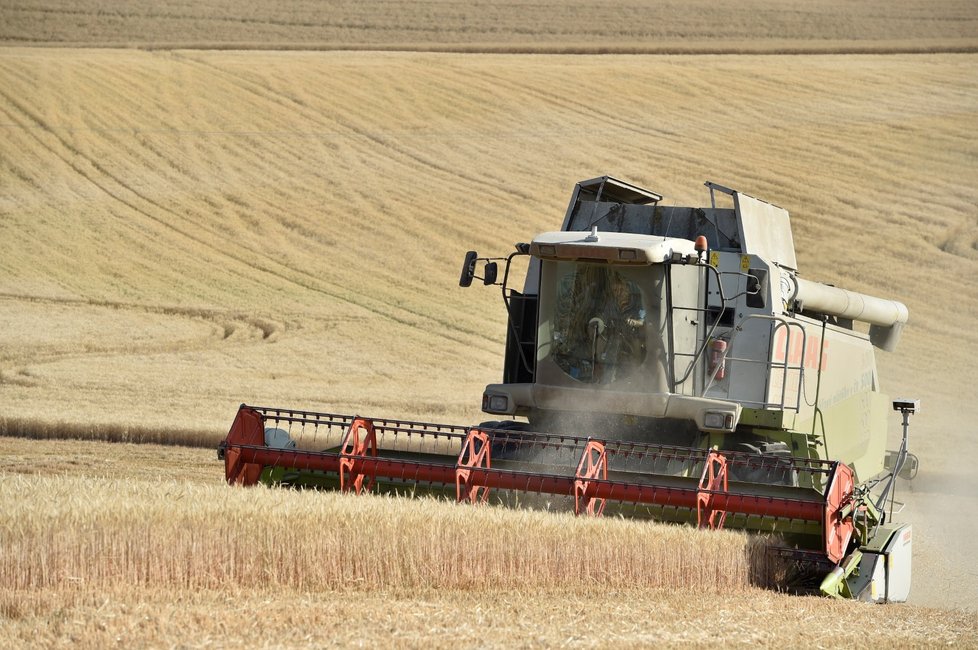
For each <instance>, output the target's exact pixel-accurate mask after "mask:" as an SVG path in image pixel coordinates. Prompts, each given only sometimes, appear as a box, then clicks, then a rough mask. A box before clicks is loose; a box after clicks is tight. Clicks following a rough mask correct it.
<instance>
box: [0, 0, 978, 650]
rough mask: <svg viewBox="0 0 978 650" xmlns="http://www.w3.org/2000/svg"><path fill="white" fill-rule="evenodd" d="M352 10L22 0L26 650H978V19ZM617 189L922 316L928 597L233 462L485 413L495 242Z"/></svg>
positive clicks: (922, 531) (8, 209) (909, 360)
mask: <svg viewBox="0 0 978 650" xmlns="http://www.w3.org/2000/svg"><path fill="white" fill-rule="evenodd" d="M331 6H332V10H331V12H329V13H328V14H327V13H326V12H323V11H322V10H321V7H320V5H319V4H318V3H303V2H294V3H289V4H287V5H286V4H279V5H275V6H274V7H273V6H272V5H268V6H264V5H255V4H252V5H246V4H245V3H234V2H221V1H217V0H207V1H205V2H201V3H194V4H193V5H192V6H191V5H181V6H179V7H177V6H176V5H172V4H167V5H163V6H160V5H159V4H158V3H149V4H147V3H144V2H140V1H138V0H132V1H130V0H126V1H125V2H122V3H114V4H112V5H111V6H108V5H106V4H105V3H101V2H80V3H66V2H60V1H59V0H48V1H46V2H19V3H5V4H3V6H0V44H2V45H3V46H2V47H0V490H3V491H4V494H3V498H4V503H6V504H10V505H9V506H5V507H4V509H3V510H2V512H0V521H2V522H3V523H2V525H0V579H2V580H3V581H4V584H5V585H11V587H10V588H8V589H6V590H4V591H3V592H2V593H0V638H4V639H10V640H11V644H14V645H20V646H34V645H39V644H40V645H50V646H53V645H66V644H73V645H78V646H83V647H86V646H90V647H105V646H106V645H110V644H125V645H136V646H142V645H153V646H159V645H167V646H173V645H178V646H198V645H201V646H202V645H211V646H214V645H216V646H222V645H228V646H232V645H233V646H240V645H242V644H243V643H245V642H248V643H252V644H254V645H259V646H273V645H274V646H281V645H303V644H304V645H324V644H338V645H352V644H365V645H382V644H383V645H394V646H413V647H416V646H418V645H422V644H424V645H435V646H444V645H450V644H454V643H462V644H465V645H500V646H501V645H506V646H511V645H517V644H518V645H569V646H594V645H609V644H611V643H614V644H616V645H630V646H638V645H643V646H647V645H664V646H678V645H684V646H686V645H689V644H693V645H700V646H703V645H708V644H715V643H716V642H718V641H724V642H725V643H728V644H735V643H742V644H745V645H748V644H749V645H760V646H776V647H793V646H812V645H818V644H822V645H832V646H833V647H836V646H846V645H859V646H864V645H869V644H874V643H878V644H882V645H885V646H890V645H893V646H915V645H918V646H931V645H935V644H938V643H940V644H948V645H951V644H955V645H963V646H975V645H978V630H976V626H975V623H974V610H975V609H976V608H978V600H976V598H978V595H976V594H978V574H976V573H975V572H974V571H973V570H972V568H971V565H972V562H971V556H972V554H973V549H972V545H973V544H972V540H973V539H975V538H976V537H978V494H976V492H975V489H974V484H975V478H976V477H975V470H974V468H973V466H972V464H971V463H970V461H969V460H968V454H967V452H968V450H970V448H971V445H972V444H973V440H974V437H975V433H978V431H976V427H975V425H974V424H973V422H975V421H976V419H978V409H976V408H975V406H974V405H975V403H976V400H978V389H976V388H975V383H974V382H973V381H972V380H971V378H970V376H969V375H970V373H969V370H970V367H971V365H972V364H970V362H969V361H968V353H967V351H969V350H973V349H978V333H976V330H975V329H974V328H972V327H969V326H968V323H970V322H972V321H973V320H975V319H976V318H978V296H976V293H975V290H974V278H975V277H976V276H978V173H976V169H978V167H976V164H975V163H976V160H978V137H976V136H975V129H974V124H975V123H976V119H978V72H976V70H978V54H976V53H975V52H976V48H978V36H976V34H978V30H976V21H978V6H976V5H975V4H974V3H969V2H954V1H943V2H937V3H929V2H928V3H923V2H909V3H900V5H899V6H893V5H892V3H879V2H868V3H859V4H857V5H856V4H853V3H841V2H829V3H819V4H818V6H814V5H812V4H811V3H807V4H806V3H801V2H799V1H797V0H786V1H784V2H780V1H777V2H775V1H773V0H750V2H747V3H739V4H738V5H736V6H734V5H731V6H729V7H726V6H716V3H701V2H699V1H697V2H692V3H673V4H669V3H665V4H663V3H652V4H646V3H644V2H637V3H633V4H632V5H628V6H625V5H622V4H620V3H618V4H612V5H608V4H597V5H595V4H594V3H574V2H570V3H567V2H560V3H547V2H544V3H537V4H535V5H533V6H532V7H527V6H525V5H524V4H521V5H520V7H519V10H518V11H517V10H515V9H514V5H511V4H510V3H507V2H492V3H468V4H464V5H460V4H458V3H451V2H429V3H424V4H422V5H419V4H418V3H406V2H396V1H393V0H392V1H390V2H385V3H374V4H369V3H368V4H364V3H346V2H338V3H332V5H331ZM72 44H74V45H77V46H78V47H77V48H72V47H66V46H68V45H72ZM178 45H182V46H192V48H188V49H180V48H178V47H176V46H178ZM103 46H123V47H134V48H138V49H100V48H102V47H103ZM230 50H252V51H230ZM272 50H279V51H272ZM285 50H303V51H285ZM317 50H318V51H317ZM380 50H386V51H380ZM463 52H482V53H483V54H464V53H463ZM507 52H510V53H520V52H522V53H536V54H504V53H507ZM546 52H549V53H552V54H551V55H546V54H542V53H546ZM571 52H577V53H590V54H597V53H617V54H615V55H605V56H590V55H581V54H578V55H569V54H567V53H571ZM667 52H672V53H677V52H685V53H687V54H686V55H683V56H660V55H651V54H653V53H667ZM553 53H565V55H559V56H558V55H553ZM628 53H633V54H640V55H624V54H628ZM690 53H699V54H698V55H693V54H690ZM722 53H728V55H720V54H722ZM733 53H740V55H733ZM744 53H748V54H744ZM751 53H754V54H763V56H755V55H752V54H751ZM778 53H782V54H784V53H794V54H797V55H794V56H777V55H776V54H778ZM799 53H801V54H799ZM816 53H817V55H816ZM854 53H862V54H859V55H856V54H854ZM910 53H916V54H910ZM925 53H926V54H925ZM605 173H608V174H612V175H616V176H619V177H621V178H624V179H626V180H629V181H632V182H635V183H637V184H639V185H644V186H647V187H649V188H651V189H653V190H656V191H659V192H662V193H663V194H665V196H666V197H667V202H669V203H672V204H678V203H686V204H702V203H704V202H706V201H708V200H709V199H708V196H707V193H706V190H705V188H703V187H702V186H701V183H702V181H704V180H707V179H709V180H714V181H717V182H720V183H722V184H724V185H728V186H732V187H735V188H737V189H740V190H743V191H744V192H746V193H749V194H752V195H755V196H758V197H760V198H763V199H766V200H770V201H772V202H774V203H777V204H779V205H781V206H783V207H785V208H787V209H788V210H789V211H790V212H791V215H792V223H793V226H794V233H795V244H796V247H797V248H798V258H799V265H800V267H801V270H802V272H803V273H804V275H805V277H808V278H811V279H814V280H819V281H822V282H828V283H833V284H836V285H839V286H844V287H846V288H849V289H853V290H856V291H862V292H866V293H870V294H874V295H880V296H884V297H890V298H895V299H899V300H902V301H903V302H905V303H906V304H907V305H908V307H909V309H910V314H911V322H910V324H909V326H908V327H907V329H906V331H905V333H904V337H903V340H902V342H901V345H900V347H899V348H898V350H897V351H896V352H895V353H891V354H888V353H880V354H879V355H878V359H879V365H880V378H881V382H882V385H883V388H884V390H885V392H887V393H889V394H890V395H892V396H910V397H919V398H921V399H922V400H923V404H924V410H923V412H922V413H921V414H919V415H918V416H916V417H915V420H914V428H913V434H912V440H911V446H912V448H913V450H914V451H915V452H917V453H918V454H919V455H920V457H921V462H922V469H921V472H920V475H919V477H918V478H917V479H916V480H915V481H914V482H913V483H910V484H907V483H901V484H900V485H899V486H898V492H897V498H898V499H902V500H906V501H907V502H908V504H907V509H906V510H905V511H904V513H903V514H901V515H900V518H901V519H905V520H907V521H911V522H913V523H914V540H915V545H914V551H915V557H914V567H915V570H914V588H913V592H912V595H911V602H912V603H913V604H912V605H908V606H894V607H868V606H865V605H862V604H859V603H835V602H830V601H827V600H824V599H812V598H799V597H787V596H783V595H779V594H775V593H771V592H768V591H762V590H759V589H757V588H756V587H753V586H751V584H750V582H751V581H750V575H751V570H752V569H751V566H752V563H753V561H752V560H751V554H750V553H751V548H752V547H751V546H750V542H749V541H748V540H747V538H744V537H743V536H740V535H736V534H732V535H719V536H703V535H699V534H698V533H697V532H696V531H691V530H687V529H676V528H663V527H658V526H652V527H648V526H644V527H643V526H642V525H639V524H634V523H629V522H621V521H601V522H593V521H579V520H575V519H572V518H569V517H567V516H566V515H563V514H548V513H539V512H536V513H526V512H519V513H508V512H500V511H497V510H492V509H488V510H486V509H473V508H464V507H454V506H449V505H447V504H440V503H439V504H430V503H425V504H410V503H402V502H400V501H397V500H389V499H367V500H361V501H352V500H350V499H345V498H342V497H339V496H337V495H321V494H309V493H294V492H286V491H278V490H252V491H247V492H242V491H236V490H231V489H229V488H227V487H226V486H224V485H223V484H222V483H221V476H222V472H221V466H220V464H219V463H218V461H216V459H215V458H214V455H213V450H212V448H208V449H201V448H194V446H203V447H211V446H212V445H213V444H214V443H215V442H216V441H217V440H219V439H220V438H221V437H222V435H223V433H224V432H225V431H226V429H227V426H228V424H229V423H230V420H231V418H232V417H233V414H234V410H235V408H236V407H237V405H238V404H239V403H241V402H251V403H265V404H272V405H287V406H294V407H297V408H310V409H321V410H334V411H346V412H359V413H362V414H365V415H387V416H393V417H404V418H420V419H426V420H440V421H454V422H460V423H467V422H475V421H479V420H480V419H481V418H480V413H479V409H478V407H479V404H478V398H479V395H480V394H481V391H482V388H483V386H484V385H485V384H486V383H489V382H493V381H496V380H498V378H499V375H500V371H501V367H502V355H501V352H502V346H503V340H504V331H505V329H504V314H503V308H502V305H501V302H500V300H499V296H498V292H496V291H493V290H485V289H480V288H473V289H470V290H468V291H463V290H460V289H458V288H457V277H458V266H459V263H460V261H461V258H462V255H463V253H464V251H465V250H467V249H470V248H474V249H478V250H479V251H480V252H482V253H484V254H500V253H505V252H507V251H508V250H510V248H509V247H510V246H511V245H512V243H514V242H516V241H524V240H526V239H527V238H529V237H532V236H533V235H534V234H536V233H537V232H540V231H544V230H551V229H554V228H556V227H558V226H559V223H560V219H561V217H562V215H563V210H564V207H565V206H566V201H567V198H568V196H569V192H570V190H571V189H572V187H573V183H574V182H576V181H578V180H581V179H584V178H590V177H594V176H598V175H601V174H605ZM897 424H898V421H897V418H896V416H894V417H893V419H892V420H891V431H892V432H893V434H894V435H895V434H896V432H897V430H898V427H897ZM59 438H78V439H81V440H95V441H108V442H90V441H89V442H85V441H77V440H69V441H62V440H57V439H59ZM131 443H140V444H137V445H134V444H131ZM158 443H163V444H164V445H166V446H160V445H159V444H158ZM425 506H431V507H430V508H429V507H425ZM431 522H434V523H435V525H429V524H430V523H431ZM496 528H498V529H499V531H500V532H498V533H496V534H497V535H498V537H497V538H494V537H492V535H490V534H489V533H488V532H487V531H492V530H495V529H496ZM371 531H373V532H372V533H371ZM39 539H40V540H44V543H42V544H38V543H37V540H39ZM391 540H393V541H391ZM408 540H417V541H418V542H419V544H420V546H419V547H418V548H412V547H411V545H410V544H409V543H408ZM609 540H611V541H609ZM283 542H284V543H283ZM579 543H580V544H579ZM391 544H393V546H394V550H395V552H394V553H388V554H372V555H367V557H369V558H370V559H369V560H368V561H358V560H355V559H354V558H355V557H358V556H357V555H355V553H354V551H361V550H365V549H373V548H376V547H378V546H384V547H388V546H390V545H391ZM446 546H447V547H449V548H450V549H451V550H450V551H449V552H448V559H449V561H448V563H447V564H446V563H442V562H441V561H440V560H441V558H442V556H443V549H444V548H445V547H446ZM582 549H586V550H590V551H591V552H592V553H591V557H592V558H593V557H594V556H600V557H601V561H599V562H591V563H589V564H584V562H585V559H584V558H586V557H587V556H586V555H584V554H582V553H581V552H580V551H581V550H582ZM643 549H652V550H651V551H649V552H643ZM523 551H526V552H527V553H529V554H530V557H532V558H534V559H535V560H534V562H533V563H532V564H523V562H525V561H526V559H527V558H524V557H523ZM472 556H476V557H479V558H480V559H479V560H478V561H479V562H480V564H476V565H472V566H470V565H468V564H466V563H467V562H468V561H469V560H470V558H471V557H472ZM323 558H328V560H329V561H328V562H324V561H322V560H323ZM608 558H610V559H608ZM606 559H608V561H607V562H605V560H606ZM340 560H347V561H348V562H352V563H353V564H352V566H354V567H355V571H354V573H353V574H347V573H344V574H342V575H341V574H340V573H339V570H338V569H337V567H338V566H341V565H340V564H339V562H340ZM435 560H437V561H435ZM242 566H244V567H249V566H250V567H251V570H249V571H243V570H242V568H241V567H242ZM266 567H267V570H266ZM513 567H516V573H515V574H514V572H513ZM581 567H586V568H585V569H581ZM721 569H722V570H721ZM467 571H474V573H466V572H467ZM534 571H540V573H534ZM524 574H527V575H528V576H529V581H528V583H527V584H524V581H523V577H524ZM349 575H354V576H357V578H358V580H355V581H354V583H355V584H353V585H350V584H347V583H348V582H349V581H347V580H345V577H348V576H349ZM489 576H491V577H492V580H491V581H490V580H489ZM367 583H370V584H367ZM12 585H16V587H14V586H12ZM930 607H940V608H942V609H929V608H930ZM342 621H348V623H349V624H348V625H346V626H344V625H343V623H342ZM854 629H855V630H859V632H858V633H854V632H853V630H854Z"/></svg>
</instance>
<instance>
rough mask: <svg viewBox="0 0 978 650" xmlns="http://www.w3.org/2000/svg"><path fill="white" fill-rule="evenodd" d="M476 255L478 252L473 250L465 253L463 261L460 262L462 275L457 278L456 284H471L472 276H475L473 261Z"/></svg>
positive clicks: (476, 257) (464, 285)
mask: <svg viewBox="0 0 978 650" xmlns="http://www.w3.org/2000/svg"><path fill="white" fill-rule="evenodd" d="M478 257H479V254H478V253H477V252H475V251H469V252H468V253H466V254H465V261H464V262H462V276H461V277H460V278H459V279H458V286H460V287H469V286H472V278H474V277H475V261H476V259H478Z"/></svg>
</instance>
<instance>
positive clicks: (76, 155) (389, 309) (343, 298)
mask: <svg viewBox="0 0 978 650" xmlns="http://www.w3.org/2000/svg"><path fill="white" fill-rule="evenodd" d="M252 92H253V91H252ZM256 94H257V93H256ZM0 98H3V99H4V100H6V101H7V102H8V103H9V104H10V105H11V106H13V107H14V108H15V109H16V110H17V111H18V112H19V113H20V114H22V115H23V116H24V117H25V118H26V119H28V120H29V121H30V122H31V123H32V124H33V125H34V126H35V127H37V129H38V130H39V131H40V132H41V133H45V134H48V135H50V136H51V137H53V138H54V139H55V140H56V141H57V142H58V144H60V145H61V147H63V148H64V149H65V150H67V151H68V152H69V153H70V154H72V155H71V156H64V155H62V154H61V153H59V152H58V151H57V149H56V148H55V147H53V146H51V145H50V144H49V143H47V142H45V140H44V138H42V137H40V136H39V135H38V132H37V130H35V129H25V130H26V131H27V132H28V133H29V134H30V135H31V137H33V138H34V139H35V140H36V141H37V143H38V144H39V145H40V146H42V147H44V148H45V149H47V150H48V151H50V152H51V153H52V154H53V155H55V156H57V157H58V158H59V159H60V160H62V161H63V162H64V163H65V164H67V165H68V166H69V167H71V169H73V170H74V171H75V173H76V174H78V175H79V176H80V177H82V178H84V179H85V180H86V181H88V182H89V183H91V184H92V185H93V186H95V187H96V188H98V189H99V190H100V191H102V192H103V193H105V194H106V195H108V196H110V197H111V198H112V199H113V200H115V201H117V202H119V203H121V204H122V205H124V206H126V207H127V208H129V209H131V210H133V211H134V212H137V213H139V214H140V215H142V216H143V217H145V218H147V219H149V220H151V221H153V222H156V223H157V224H159V225H161V226H163V227H164V228H166V229H169V230H171V231H173V232H174V233H176V234H177V235H179V236H180V237H182V238H184V239H186V240H189V241H191V242H193V243H195V244H197V245H199V246H201V247H202V248H205V249H207V250H210V251H211V252H212V253H214V254H216V255H218V256H219V257H225V258H228V259H230V260H233V261H235V262H237V263H240V264H242V265H244V266H245V267H246V268H251V269H255V270H258V271H260V272H262V273H265V274H268V275H270V276H274V277H276V278H278V279H281V280H284V281H286V282H288V283H291V284H295V285H297V286H300V287H302V288H303V289H306V290H309V291H312V292H315V293H320V294H323V295H326V296H328V297H330V298H333V299H335V300H338V301H340V302H345V303H348V304H351V305H354V306H356V307H358V308H361V309H365V310H366V311H368V312H370V313H372V314H373V315H375V316H379V317H382V318H385V319H389V320H391V321H394V322H396V323H399V324H402V325H407V326H409V327H411V328H413V329H416V330H419V331H424V332H426V333H428V332H431V330H430V329H429V328H430V324H431V322H432V321H434V322H438V323H439V324H441V325H443V327H441V328H438V329H437V330H435V331H433V332H432V333H433V334H435V335H437V336H440V337H442V338H444V339H446V340H448V341H451V342H454V343H458V344H461V345H471V343H472V341H471V340H467V339H466V338H464V337H462V336H458V335H456V334H454V332H455V331H459V332H461V333H463V334H467V335H470V336H472V337H475V338H476V340H479V341H480V342H481V344H482V346H483V347H482V349H483V350H484V351H487V352H488V351H494V344H495V340H494V339H493V338H492V337H490V336H487V335H486V334H485V333H481V332H477V331H476V330H472V329H465V328H461V327H459V325H458V324H457V323H449V322H448V321H445V320H440V319H438V318H437V317H435V316H433V315H432V314H422V313H421V312H419V311H416V310H410V309H407V308H405V307H403V306H397V305H391V304H386V305H372V304H370V303H371V301H369V300H368V299H366V297H365V296H362V297H361V299H360V300H356V299H354V298H353V297H351V296H350V295H344V293H341V292H340V291H336V290H329V289H326V288H324V287H322V286H318V285H320V284H322V283H323V282H324V281H323V280H321V279H320V278H318V277H316V276H314V275H312V274H311V273H309V272H307V271H304V270H302V269H298V268H294V267H291V266H289V265H287V264H280V266H281V267H282V268H283V269H285V270H284V271H283V270H276V269H275V268H273V267H272V266H271V265H269V264H265V263H263V262H262V261H261V260H262V259H263V258H262V257H261V252H260V251H252V252H255V253H256V255H255V256H253V257H251V258H248V257H245V256H240V255H235V254H233V253H231V252H230V251H229V250H227V249H225V248H222V247H221V246H219V245H217V244H214V243H211V242H210V241H208V240H206V239H204V238H203V237H200V236H198V235H196V234H193V233H191V232H189V231H188V230H186V229H184V228H180V227H177V226H176V225H174V224H173V223H171V222H169V221H168V220H166V219H162V218H160V217H158V216H156V215H154V214H153V213H152V211H151V210H149V209H146V208H144V207H141V206H140V205H138V203H139V202H143V203H145V204H148V205H149V206H152V208H154V209H156V210H159V211H161V212H163V213H165V214H169V215H171V216H172V217H174V220H176V221H180V220H181V219H182V217H181V216H180V215H178V214H177V213H176V212H174V211H173V210H171V209H170V208H168V207H166V206H165V205H163V204H161V203H159V202H158V201H155V200H153V199H151V198H150V197H148V196H145V195H143V194H141V193H140V192H139V191H138V190H136V189H135V188H134V187H132V186H131V184H127V183H126V182H125V181H124V180H123V179H121V178H119V177H118V176H116V175H115V174H113V173H112V172H111V171H109V170H108V169H107V168H105V167H104V166H103V165H101V164H99V162H98V161H96V160H94V159H92V158H91V157H90V156H88V155H86V154H84V153H83V152H82V151H80V150H79V149H78V148H77V147H74V146H73V145H71V144H70V143H69V142H67V140H66V139H65V138H64V137H62V136H61V135H59V134H58V132H57V130H56V129H52V128H51V127H49V126H48V124H47V123H46V122H45V121H44V120H43V119H42V118H40V117H39V116H37V115H35V114H34V113H33V112H32V111H31V110H30V109H29V108H27V107H26V106H25V105H24V104H22V103H21V102H19V101H17V100H16V99H15V98H14V97H13V96H11V95H10V93H8V92H5V91H4V90H3V89H0ZM11 117H12V118H13V119H16V117H15V116H13V115H11ZM77 160H84V161H86V162H87V163H89V164H91V165H92V167H93V168H94V169H95V170H96V171H97V172H98V173H99V174H100V175H101V176H103V177H105V178H107V179H109V180H110V181H112V182H113V183H115V184H116V185H118V186H119V187H121V188H122V190H123V191H122V192H120V191H117V190H113V189H112V188H111V187H109V185H108V184H107V183H105V182H101V181H100V180H98V179H97V178H96V177H95V175H94V174H91V173H89V172H88V171H87V170H85V169H84V168H83V167H82V166H81V165H79V164H78V163H77V162H76V161H77ZM126 192H128V193H130V194H132V195H133V196H134V197H136V199H138V200H133V199H129V198H126V197H125V196H123V194H124V193H126ZM203 230H205V231H208V229H206V228H204V229H203ZM210 232H212V233H213V234H214V235H217V234H218V233H216V232H214V231H210ZM295 276H301V277H302V279H300V278H299V277H295ZM395 312H401V313H402V314H403V315H402V316H397V315H395Z"/></svg>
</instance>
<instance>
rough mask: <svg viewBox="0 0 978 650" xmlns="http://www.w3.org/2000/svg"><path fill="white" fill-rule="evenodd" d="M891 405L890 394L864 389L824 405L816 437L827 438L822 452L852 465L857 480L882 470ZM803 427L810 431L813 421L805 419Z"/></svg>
mask: <svg viewBox="0 0 978 650" xmlns="http://www.w3.org/2000/svg"><path fill="white" fill-rule="evenodd" d="M889 407H890V400H889V398H888V397H887V396H885V395H883V394H882V393H877V392H873V391H863V392H858V393H856V394H855V395H851V396H849V397H848V398H846V399H844V400H841V401H839V402H836V403H835V404H833V405H831V406H829V407H825V408H823V409H822V411H821V412H822V417H821V418H817V417H816V419H815V422H816V426H815V437H816V439H821V440H822V441H823V442H824V445H823V446H822V447H821V448H820V455H821V456H822V457H824V458H827V459H830V460H841V461H843V462H845V463H847V464H848V465H851V466H852V468H853V469H854V470H855V472H856V480H857V481H860V480H865V479H868V478H869V477H871V476H875V475H876V474H878V473H880V472H882V471H883V459H884V457H885V455H886V424H887V417H888V415H889ZM799 430H800V431H809V432H810V431H811V430H812V421H811V420H810V419H809V420H807V421H805V422H802V423H801V426H800V427H799Z"/></svg>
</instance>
